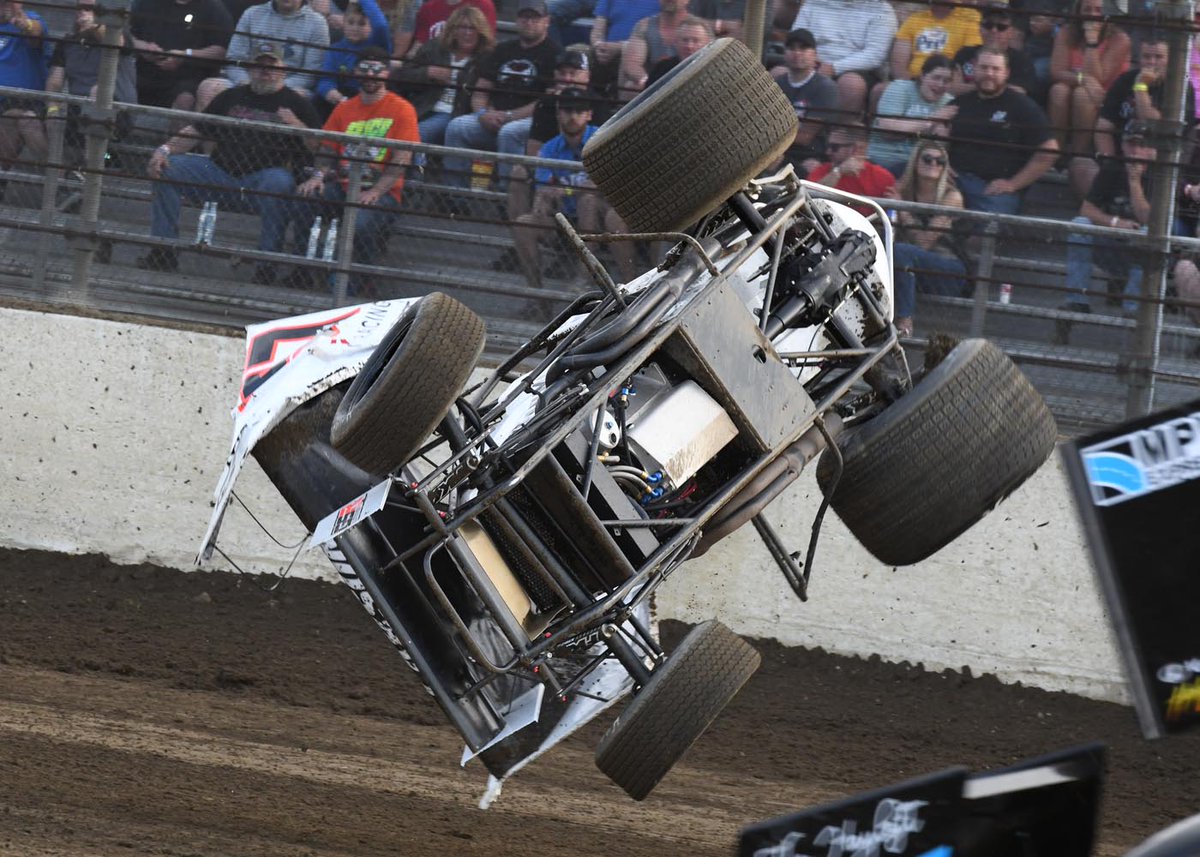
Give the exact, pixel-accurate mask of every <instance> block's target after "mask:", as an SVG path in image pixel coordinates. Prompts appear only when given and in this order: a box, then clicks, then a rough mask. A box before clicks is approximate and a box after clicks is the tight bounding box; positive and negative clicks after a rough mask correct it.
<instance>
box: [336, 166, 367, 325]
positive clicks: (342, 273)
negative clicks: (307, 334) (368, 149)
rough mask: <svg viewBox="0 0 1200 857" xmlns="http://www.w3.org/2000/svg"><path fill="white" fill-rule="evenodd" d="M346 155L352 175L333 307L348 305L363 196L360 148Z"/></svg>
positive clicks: (341, 231) (339, 238) (341, 230)
mask: <svg viewBox="0 0 1200 857" xmlns="http://www.w3.org/2000/svg"><path fill="white" fill-rule="evenodd" d="M354 148H355V151H353V152H351V153H349V154H347V155H346V159H347V160H348V161H349V162H350V175H349V176H348V178H347V181H346V205H345V207H343V208H342V223H341V227H340V228H339V229H338V235H337V273H336V274H335V275H334V277H333V305H334V306H342V305H343V304H345V303H346V291H347V288H348V287H349V285H350V263H351V262H353V261H354V260H353V259H352V258H351V257H352V256H353V255H354V228H355V225H356V222H357V221H358V200H359V197H361V196H362V177H363V162H362V157H360V153H359V152H358V148H359V147H354Z"/></svg>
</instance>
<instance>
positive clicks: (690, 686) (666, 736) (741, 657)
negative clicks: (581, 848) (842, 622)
mask: <svg viewBox="0 0 1200 857" xmlns="http://www.w3.org/2000/svg"><path fill="white" fill-rule="evenodd" d="M761 662H762V658H761V657H760V656H759V654H758V652H756V651H755V650H754V649H753V648H752V647H751V646H750V644H749V643H747V642H746V641H745V640H743V639H742V638H741V637H739V636H738V635H737V634H735V633H733V632H732V631H730V630H729V629H728V628H726V627H725V626H724V625H722V624H721V623H720V622H717V621H715V620H713V621H709V622H705V623H704V624H702V625H697V626H696V627H695V628H693V629H692V630H691V632H690V633H688V635H687V636H686V637H685V638H684V640H683V642H682V643H680V644H679V647H678V648H676V649H675V651H674V652H672V653H671V654H670V655H669V656H668V657H667V660H666V662H665V663H663V664H662V665H661V666H659V667H658V669H656V670H655V671H654V672H653V673H651V674H650V680H649V681H648V682H646V686H645V687H643V688H642V689H641V691H640V692H639V693H638V694H637V696H635V697H634V698H633V701H632V702H630V703H629V705H628V706H627V707H626V708H625V710H624V711H623V712H622V713H621V716H620V717H618V718H617V719H616V721H615V722H614V723H613V725H612V726H611V727H609V730H608V732H607V733H605V735H604V737H603V738H602V739H601V740H600V744H599V746H598V747H597V748H596V765H597V766H598V767H599V768H600V770H601V771H603V772H604V773H605V774H606V775H607V776H608V777H609V779H611V780H612V781H613V782H615V783H616V784H617V785H619V786H620V787H621V788H623V789H624V790H625V791H626V792H628V793H629V796H630V797H631V798H633V799H634V800H642V799H643V798H645V797H646V795H648V794H650V791H651V790H652V789H653V788H654V787H655V786H656V785H658V782H659V780H661V779H662V778H663V777H664V776H666V774H667V772H668V771H669V770H671V766H673V765H674V764H675V763H676V762H677V761H679V758H680V757H681V756H682V755H683V754H684V753H685V752H686V751H687V748H688V747H690V746H692V744H693V743H695V741H696V739H697V738H699V737H700V735H701V734H702V733H703V732H704V730H705V729H707V728H708V726H709V724H710V723H712V722H713V720H715V719H716V717H717V715H718V714H720V713H721V709H723V708H724V707H725V706H726V705H727V704H728V703H729V701H730V700H731V699H733V697H734V696H735V695H736V694H737V692H738V691H739V690H740V689H741V687H742V685H744V684H745V683H746V681H747V680H748V679H749V678H750V676H752V675H753V674H754V671H755V670H757V669H758V665H759V664H760V663H761Z"/></svg>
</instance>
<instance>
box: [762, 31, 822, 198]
mask: <svg viewBox="0 0 1200 857" xmlns="http://www.w3.org/2000/svg"><path fill="white" fill-rule="evenodd" d="M818 65H819V63H818V61H817V40H816V39H815V38H813V34H812V33H811V32H810V31H808V30H806V29H804V28H803V27H800V28H798V29H795V30H792V31H791V32H790V33H788V34H787V37H786V38H785V39H784V43H783V64H782V65H780V66H778V67H777V69H778V70H777V71H776V72H773V73H774V74H775V82H776V83H778V84H779V88H780V89H782V90H783V94H784V95H785V96H787V100H788V101H790V102H791V103H792V108H793V109H794V110H795V111H796V121H797V125H796V139H795V140H794V141H793V142H792V145H791V146H789V147H788V150H787V152H785V153H784V158H785V159H786V160H787V161H788V162H789V163H791V165H792V166H793V167H794V168H795V170H796V173H797V174H798V175H799V176H800V177H801V178H804V177H805V176H807V175H808V174H809V172H810V171H811V170H813V169H814V168H815V167H816V166H817V165H818V164H820V163H821V162H822V161H823V160H825V131H826V123H827V122H831V121H836V118H837V108H838V91H837V84H835V83H834V82H833V81H832V80H830V79H829V78H828V77H827V76H825V75H824V74H822V73H821V72H820V71H818V70H817V66H818Z"/></svg>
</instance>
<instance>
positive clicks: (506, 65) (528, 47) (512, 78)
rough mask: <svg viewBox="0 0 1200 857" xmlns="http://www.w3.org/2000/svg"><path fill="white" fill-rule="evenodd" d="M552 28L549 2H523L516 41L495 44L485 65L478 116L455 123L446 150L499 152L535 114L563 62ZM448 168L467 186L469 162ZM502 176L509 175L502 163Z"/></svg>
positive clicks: (475, 106) (449, 161)
mask: <svg viewBox="0 0 1200 857" xmlns="http://www.w3.org/2000/svg"><path fill="white" fill-rule="evenodd" d="M549 29H550V16H549V15H547V14H546V3H545V0H521V3H520V9H519V10H518V12H517V38H515V39H509V40H507V41H504V42H501V43H500V44H498V45H496V49H495V50H494V51H492V53H491V55H490V56H489V57H488V58H487V59H486V60H484V61H483V63H482V64H481V67H480V71H479V79H478V81H477V82H476V84H475V94H474V95H473V96H472V97H471V109H472V111H473V112H472V113H470V114H467V115H466V116H459V117H457V118H455V119H451V120H450V124H449V125H447V126H446V145H447V146H452V147H454V148H456V149H480V150H487V151H495V150H496V145H497V140H498V137H499V135H500V133H501V132H502V131H503V129H504V126H505V125H507V124H509V123H510V122H515V121H517V120H518V119H527V118H529V117H530V116H532V115H533V108H534V105H535V104H536V103H537V99H538V97H539V96H540V95H541V94H542V93H544V92H545V91H546V88H547V87H548V86H550V82H551V80H552V79H553V73H554V66H555V64H556V63H557V61H558V55H559V47H558V44H557V43H556V42H554V41H552V40H551V39H550V38H549V37H548V36H547V32H548V31H549ZM518 151H520V150H519V149H518ZM446 170H447V172H449V173H450V175H449V176H448V180H449V181H450V182H453V183H457V184H461V185H463V186H466V184H467V180H468V175H467V170H468V164H467V163H466V162H465V161H464V160H463V159H461V158H449V157H448V158H446ZM501 173H502V174H506V173H507V168H506V166H505V165H503V164H502V165H501Z"/></svg>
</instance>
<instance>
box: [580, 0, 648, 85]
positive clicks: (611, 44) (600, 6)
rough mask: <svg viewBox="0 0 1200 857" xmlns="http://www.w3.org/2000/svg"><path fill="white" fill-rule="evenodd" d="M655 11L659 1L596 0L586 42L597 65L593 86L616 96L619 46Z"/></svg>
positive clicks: (619, 61) (619, 57)
mask: <svg viewBox="0 0 1200 857" xmlns="http://www.w3.org/2000/svg"><path fill="white" fill-rule="evenodd" d="M657 11H658V0H598V1H597V3H596V11H595V18H594V19H593V20H592V32H591V35H590V37H589V41H590V42H591V45H592V54H593V55H594V56H595V58H596V67H595V68H594V69H593V70H592V86H593V88H595V89H597V90H599V91H601V92H603V93H605V94H606V95H608V96H609V97H610V98H616V97H617V80H618V74H619V72H620V67H621V49H622V46H623V45H624V44H625V41H626V40H627V39H628V38H629V37H630V36H631V35H633V28H634V27H635V26H637V23H638V21H641V20H642V19H643V18H649V17H650V16H652V15H653V14H654V13H655V12H657Z"/></svg>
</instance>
